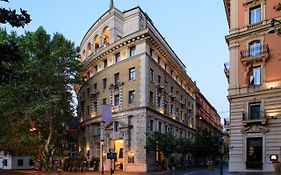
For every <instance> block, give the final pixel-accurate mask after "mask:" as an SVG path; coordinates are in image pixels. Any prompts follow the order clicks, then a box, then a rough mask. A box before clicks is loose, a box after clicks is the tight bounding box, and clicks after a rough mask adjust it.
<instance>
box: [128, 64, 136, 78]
mask: <svg viewBox="0 0 281 175" xmlns="http://www.w3.org/2000/svg"><path fill="white" fill-rule="evenodd" d="M135 79H136V72H135V68H134V67H132V68H130V69H129V80H135Z"/></svg>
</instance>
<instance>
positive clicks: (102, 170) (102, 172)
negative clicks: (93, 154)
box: [100, 140, 104, 174]
mask: <svg viewBox="0 0 281 175" xmlns="http://www.w3.org/2000/svg"><path fill="white" fill-rule="evenodd" d="M100 143H101V174H104V166H103V144H104V141H103V140H101V141H100Z"/></svg>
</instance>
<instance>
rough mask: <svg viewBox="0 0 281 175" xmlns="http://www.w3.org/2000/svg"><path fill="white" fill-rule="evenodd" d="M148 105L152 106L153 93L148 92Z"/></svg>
mask: <svg viewBox="0 0 281 175" xmlns="http://www.w3.org/2000/svg"><path fill="white" fill-rule="evenodd" d="M149 104H150V105H153V92H152V91H150V92H149Z"/></svg>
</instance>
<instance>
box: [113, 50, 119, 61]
mask: <svg viewBox="0 0 281 175" xmlns="http://www.w3.org/2000/svg"><path fill="white" fill-rule="evenodd" d="M114 61H115V63H118V62H119V61H120V52H118V53H117V54H115V55H114Z"/></svg>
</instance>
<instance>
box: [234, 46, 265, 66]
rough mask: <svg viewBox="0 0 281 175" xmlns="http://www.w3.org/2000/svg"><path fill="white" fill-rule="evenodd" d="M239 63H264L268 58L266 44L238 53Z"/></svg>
mask: <svg viewBox="0 0 281 175" xmlns="http://www.w3.org/2000/svg"><path fill="white" fill-rule="evenodd" d="M240 55H241V61H242V62H244V63H248V62H252V61H265V60H266V59H267V58H268V57H269V46H268V44H265V45H261V46H259V47H254V48H251V49H247V50H244V51H241V52H240Z"/></svg>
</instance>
